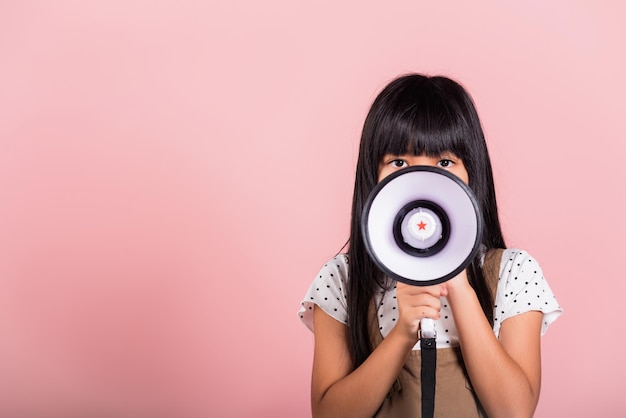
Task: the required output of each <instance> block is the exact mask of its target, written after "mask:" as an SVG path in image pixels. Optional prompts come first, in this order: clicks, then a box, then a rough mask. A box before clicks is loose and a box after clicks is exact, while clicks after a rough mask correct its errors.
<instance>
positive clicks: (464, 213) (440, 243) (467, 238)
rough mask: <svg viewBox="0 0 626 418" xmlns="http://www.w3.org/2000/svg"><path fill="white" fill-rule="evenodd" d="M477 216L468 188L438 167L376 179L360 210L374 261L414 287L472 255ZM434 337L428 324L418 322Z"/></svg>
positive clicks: (446, 275) (440, 278)
mask: <svg viewBox="0 0 626 418" xmlns="http://www.w3.org/2000/svg"><path fill="white" fill-rule="evenodd" d="M482 223H483V221H482V217H481V214H480V210H479V207H478V203H477V200H476V197H475V196H474V194H473V193H472V190H471V189H470V188H469V187H468V186H467V185H466V184H465V183H464V182H463V181H462V180H461V179H459V178H458V177H457V176H455V175H453V174H451V173H450V172H448V171H446V170H443V169H441V168H439V167H432V166H411V167H407V168H404V169H402V170H398V171H396V172H394V173H392V174H390V175H388V176H387V177H385V178H384V179H383V180H381V181H380V182H379V183H378V184H377V185H376V187H374V189H373V190H372V192H371V193H370V195H369V196H368V199H367V201H366V203H365V207H364V209H363V214H362V217H361V229H362V231H363V238H364V242H365V247H366V249H367V251H368V253H369V255H370V256H371V257H372V259H373V261H374V263H375V264H376V265H377V266H378V267H379V268H380V269H381V270H382V271H383V272H384V273H385V274H386V275H387V276H389V277H391V278H392V279H395V280H398V281H401V282H403V283H407V284H410V285H415V286H430V285H434V284H438V283H443V282H445V281H447V280H449V279H451V278H453V277H454V276H456V275H457V274H459V273H460V272H461V271H462V270H463V269H465V268H466V267H467V265H468V264H469V263H471V262H472V260H473V259H474V257H475V256H476V254H477V253H478V250H479V247H480V243H481V236H482V229H483V228H482ZM421 328H422V334H423V333H424V331H427V332H428V333H430V334H434V322H433V321H432V320H431V321H424V320H422V322H421Z"/></svg>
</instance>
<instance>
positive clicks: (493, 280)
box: [483, 248, 504, 299]
mask: <svg viewBox="0 0 626 418" xmlns="http://www.w3.org/2000/svg"><path fill="white" fill-rule="evenodd" d="M503 252H504V249H503V248H492V249H490V250H489V251H487V254H485V260H484V262H483V275H484V276H485V281H486V282H487V285H488V286H489V289H490V290H491V297H492V298H494V299H495V297H496V289H497V288H498V280H499V279H500V264H501V262H502V253H503Z"/></svg>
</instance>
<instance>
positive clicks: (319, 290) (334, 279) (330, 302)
mask: <svg viewBox="0 0 626 418" xmlns="http://www.w3.org/2000/svg"><path fill="white" fill-rule="evenodd" d="M347 282H348V255H347V254H338V255H337V256H335V257H333V258H331V259H330V260H328V261H327V262H326V263H325V264H324V265H323V266H322V267H321V268H320V271H319V272H318V273H317V275H316V276H315V277H314V278H313V281H312V283H311V285H310V286H309V289H308V290H307V292H306V294H305V296H304V299H303V300H302V302H301V304H300V305H301V306H300V310H299V311H298V315H299V317H300V320H301V321H302V322H303V323H304V324H305V325H306V326H307V327H308V328H309V329H310V330H311V331H313V330H314V324H313V307H314V306H315V305H317V306H319V307H320V308H321V309H322V310H323V311H324V312H326V313H327V314H328V315H330V316H331V317H333V318H335V319H336V320H337V321H339V322H341V323H343V324H346V323H347V319H348V311H347V302H346V300H347V297H346V285H347Z"/></svg>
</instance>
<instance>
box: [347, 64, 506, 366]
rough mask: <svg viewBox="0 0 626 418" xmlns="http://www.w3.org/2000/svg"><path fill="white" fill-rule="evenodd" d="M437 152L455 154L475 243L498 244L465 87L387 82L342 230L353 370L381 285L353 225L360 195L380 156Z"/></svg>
mask: <svg viewBox="0 0 626 418" xmlns="http://www.w3.org/2000/svg"><path fill="white" fill-rule="evenodd" d="M445 151H450V152H452V153H454V154H455V155H456V156H457V157H459V158H461V160H462V161H463V164H464V165H465V168H466V170H467V173H468V175H469V187H470V188H471V189H472V191H473V192H474V194H475V195H476V199H477V201H478V205H479V207H480V211H481V213H482V217H483V221H484V222H483V231H482V244H483V248H486V249H489V248H505V243H504V238H503V236H502V230H501V227H500V221H499V219H498V209H497V205H496V195H495V189H494V183H493V173H492V169H491V162H490V159H489V153H488V151H487V144H486V143H485V138H484V134H483V130H482V127H481V124H480V120H479V118H478V114H477V113H476V109H475V106H474V103H473V101H472V99H471V97H470V95H469V94H468V93H467V91H466V90H465V89H464V88H463V87H462V86H461V85H460V84H458V83H457V82H455V81H453V80H451V79H449V78H447V77H442V76H435V77H429V76H425V75H421V74H408V75H404V76H401V77H399V78H397V79H395V80H393V81H392V82H391V83H389V84H388V85H387V86H386V87H385V88H384V89H383V90H382V92H381V93H380V94H379V95H378V96H377V98H376V99H375V100H374V102H373V104H372V107H371V108H370V111H369V113H368V115H367V117H366V119H365V124H364V126H363V132H362V135H361V145H360V149H359V157H358V162H357V168H356V179H355V185H354V196H353V201H352V221H351V228H350V241H349V248H348V256H349V264H348V269H349V277H350V280H349V283H348V294H347V296H348V340H349V346H350V353H351V357H352V363H353V366H354V368H357V367H358V366H359V365H360V364H361V363H363V362H364V361H365V359H366V358H367V357H368V356H369V355H370V354H371V352H372V349H373V348H372V345H371V342H370V335H369V325H370V324H369V323H368V322H369V314H368V313H369V308H370V304H371V302H372V298H373V297H374V295H375V294H376V292H378V291H381V290H382V289H384V288H385V286H386V280H385V277H384V275H383V273H382V272H381V271H380V269H378V267H376V265H375V264H374V262H373V261H372V259H371V258H370V256H369V255H368V253H367V251H366V249H365V244H364V241H363V236H362V230H361V216H362V212H363V207H364V205H365V202H366V200H367V197H368V196H369V194H370V193H371V191H372V189H373V188H374V187H375V186H376V184H377V182H378V168H379V164H380V162H381V160H382V158H383V156H384V155H385V154H395V155H403V154H406V153H412V154H414V155H421V154H425V155H428V156H438V155H440V154H441V153H443V152H445ZM479 258H480V257H476V259H475V260H474V261H473V262H472V263H471V264H470V265H469V266H468V268H467V269H468V278H469V282H470V284H471V285H472V287H473V288H474V290H475V291H476V294H477V296H478V299H479V301H480V304H481V307H482V309H483V311H484V313H485V316H486V317H487V319H488V320H489V322H490V323H492V324H493V300H492V297H491V292H490V290H489V287H488V286H487V283H486V281H485V278H484V277H483V274H482V269H481V266H480V260H479Z"/></svg>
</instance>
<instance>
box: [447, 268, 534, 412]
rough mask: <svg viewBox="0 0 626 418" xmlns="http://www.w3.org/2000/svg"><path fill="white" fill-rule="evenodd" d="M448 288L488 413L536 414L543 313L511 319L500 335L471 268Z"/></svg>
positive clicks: (463, 346) (474, 382)
mask: <svg viewBox="0 0 626 418" xmlns="http://www.w3.org/2000/svg"><path fill="white" fill-rule="evenodd" d="M446 288H447V298H448V301H449V303H450V308H451V309H452V314H453V316H454V320H455V323H456V327H457V330H458V333H459V342H460V345H461V351H462V353H463V359H464V361H465V365H466V367H467V372H468V374H469V377H470V380H471V382H472V385H473V387H474V390H475V391H476V394H477V395H478V398H479V399H480V401H481V404H482V405H483V407H484V408H485V410H486V412H487V414H488V415H489V416H494V417H532V415H533V413H534V411H535V408H536V406H537V402H538V401H539V391H540V385H541V349H540V335H541V320H542V313H541V312H538V311H530V312H527V313H524V314H520V315H517V316H514V317H512V318H509V319H507V320H506V321H504V322H503V323H502V325H501V328H500V338H499V339H497V338H496V336H495V335H494V333H493V329H492V327H491V325H490V324H489V322H488V321H487V318H486V317H485V315H484V313H483V310H482V308H481V306H480V303H479V301H478V298H477V297H476V293H475V292H474V289H473V288H472V287H471V286H470V284H469V282H468V280H467V275H466V273H465V272H463V273H461V274H460V275H459V276H457V277H455V278H454V279H452V280H450V281H448V282H447V283H446Z"/></svg>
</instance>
